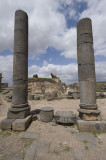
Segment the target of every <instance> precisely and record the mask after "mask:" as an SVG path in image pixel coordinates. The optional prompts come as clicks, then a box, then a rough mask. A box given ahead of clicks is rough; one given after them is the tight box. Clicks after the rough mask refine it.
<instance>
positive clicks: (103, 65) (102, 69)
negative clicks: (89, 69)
mask: <svg viewBox="0 0 106 160" xmlns="http://www.w3.org/2000/svg"><path fill="white" fill-rule="evenodd" d="M95 70H96V80H97V81H106V61H105V62H96V63H95Z"/></svg>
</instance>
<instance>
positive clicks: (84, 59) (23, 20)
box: [0, 10, 106, 132]
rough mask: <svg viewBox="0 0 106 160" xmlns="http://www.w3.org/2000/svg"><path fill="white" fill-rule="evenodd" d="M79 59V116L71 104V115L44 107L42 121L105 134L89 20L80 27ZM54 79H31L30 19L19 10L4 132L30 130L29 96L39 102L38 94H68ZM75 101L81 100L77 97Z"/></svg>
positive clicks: (55, 77) (16, 17)
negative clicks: (99, 103)
mask: <svg viewBox="0 0 106 160" xmlns="http://www.w3.org/2000/svg"><path fill="white" fill-rule="evenodd" d="M77 57H78V78H79V87H78V86H77V89H79V91H80V105H79V106H80V108H79V109H78V112H79V116H78V117H77V116H76V115H74V114H73V112H71V103H70V111H62V112H61V111H58V112H57V113H56V115H54V109H53V108H52V107H49V106H45V104H44V107H42V108H41V113H40V120H41V121H43V122H50V121H52V120H53V118H54V119H55V122H56V123H62V124H63V123H65V124H71V125H72V124H75V123H77V126H78V129H79V131H97V132H104V131H106V121H103V120H102V117H101V111H100V110H99V109H98V106H97V104H96V78H95V60H94V49H93V35H92V22H91V19H89V18H84V19H81V20H80V21H79V22H78V24H77ZM51 76H52V78H39V77H38V75H37V74H35V75H33V77H31V78H29V79H28V15H27V13H26V12H24V11H22V10H17V11H16V12H15V27H14V60H13V95H12V105H11V106H10V108H9V109H8V113H7V118H6V119H4V120H3V121H2V122H1V129H2V130H8V129H10V130H21V131H24V130H26V129H27V128H28V126H29V125H30V123H31V121H32V114H31V106H29V104H28V94H29V98H30V99H33V97H34V96H35V99H36V95H39V94H42V95H45V94H47V93H52V92H53V93H54V92H55V94H56V92H58V93H65V92H66V88H65V85H64V84H63V83H62V82H61V81H60V79H59V78H58V77H57V76H56V75H54V74H53V73H51ZM1 77H2V76H0V82H1ZM0 84H1V83H0ZM70 94H71V93H70ZM78 94H79V92H78ZM69 96H70V95H69ZM75 96H76V95H75ZM76 97H77V98H79V96H78V95H77V96H76ZM49 98H50V97H49ZM49 100H50V99H49Z"/></svg>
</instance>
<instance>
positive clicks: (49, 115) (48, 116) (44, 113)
mask: <svg viewBox="0 0 106 160" xmlns="http://www.w3.org/2000/svg"><path fill="white" fill-rule="evenodd" d="M53 117H54V109H53V108H52V107H42V108H41V112H40V120H41V121H42V122H51V121H52V120H53Z"/></svg>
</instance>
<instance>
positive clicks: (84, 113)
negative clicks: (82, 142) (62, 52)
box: [77, 18, 101, 120]
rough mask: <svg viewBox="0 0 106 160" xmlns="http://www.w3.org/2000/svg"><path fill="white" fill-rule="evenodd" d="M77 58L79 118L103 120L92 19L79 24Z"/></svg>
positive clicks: (85, 19)
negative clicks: (98, 94)
mask: <svg viewBox="0 0 106 160" xmlns="http://www.w3.org/2000/svg"><path fill="white" fill-rule="evenodd" d="M77 58H78V78H79V88H80V109H78V111H79V116H80V117H81V118H82V119H84V120H101V116H100V110H98V106H97V104H96V78H95V62H94V49H93V36H92V22H91V19H90V18H84V19H81V20H80V21H79V22H78V24H77Z"/></svg>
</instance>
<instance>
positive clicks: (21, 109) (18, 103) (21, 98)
mask: <svg viewBox="0 0 106 160" xmlns="http://www.w3.org/2000/svg"><path fill="white" fill-rule="evenodd" d="M27 90H28V16H27V13H26V12H24V11H22V10H17V11H16V12H15V29H14V60H13V96H12V97H13V98H12V106H11V108H9V110H8V114H7V118H9V119H12V118H13V119H20V118H25V117H27V116H28V115H29V113H30V107H29V106H28V103H27V95H28V94H27Z"/></svg>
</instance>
